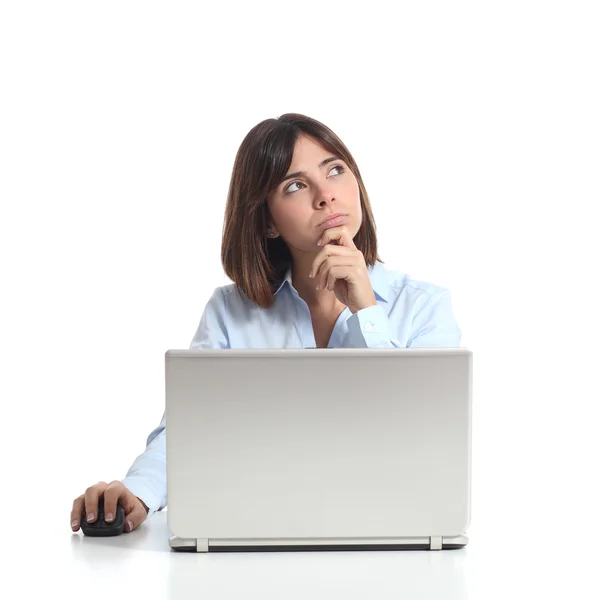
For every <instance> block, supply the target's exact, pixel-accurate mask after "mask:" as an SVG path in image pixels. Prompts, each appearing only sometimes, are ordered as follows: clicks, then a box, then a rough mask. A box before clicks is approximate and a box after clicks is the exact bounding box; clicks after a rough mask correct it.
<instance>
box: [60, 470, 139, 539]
mask: <svg viewBox="0 0 600 600" xmlns="http://www.w3.org/2000/svg"><path fill="white" fill-rule="evenodd" d="M102 496H104V515H105V516H104V519H105V520H106V521H110V519H109V517H108V515H109V513H112V515H113V519H114V515H115V514H116V512H117V503H119V504H120V505H121V506H122V507H123V509H124V511H125V529H124V531H125V532H126V533H129V532H130V531H133V530H134V529H135V528H136V527H138V526H139V525H141V524H142V523H143V522H144V520H145V519H146V517H147V516H148V507H147V506H146V505H145V504H144V503H143V502H142V501H141V500H140V499H139V498H138V497H137V496H135V495H134V494H133V492H131V491H130V490H129V489H128V488H127V487H125V485H124V484H123V483H121V482H120V481H111V482H110V483H106V482H105V481H100V482H98V483H97V484H95V485H92V486H90V487H89V488H87V490H85V493H84V494H81V496H78V497H77V498H75V500H74V501H73V509H72V510H71V530H72V531H79V527H80V523H81V519H82V518H85V519H86V521H87V522H88V523H93V522H94V521H95V520H96V519H97V518H98V499H99V498H100V497H102ZM90 514H92V515H93V517H92V518H91V519H87V516H89V515H90Z"/></svg>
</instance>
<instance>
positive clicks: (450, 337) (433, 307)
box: [406, 290, 462, 348]
mask: <svg viewBox="0 0 600 600" xmlns="http://www.w3.org/2000/svg"><path fill="white" fill-rule="evenodd" d="M461 337H462V333H461V330H460V327H459V326H458V323H457V322H456V319H455V317H454V312H453V310H452V300H451V299H450V292H449V291H448V290H443V291H441V292H439V293H437V294H434V295H432V296H431V297H430V298H429V300H427V301H426V302H425V304H424V305H423V307H422V308H421V309H420V310H419V312H418V313H417V314H416V315H415V318H414V319H413V333H412V337H411V338H410V339H409V340H408V343H407V344H406V347H407V348H459V347H460V339H461Z"/></svg>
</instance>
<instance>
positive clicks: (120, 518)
mask: <svg viewBox="0 0 600 600" xmlns="http://www.w3.org/2000/svg"><path fill="white" fill-rule="evenodd" d="M116 513H117V514H116V515H115V518H114V519H113V520H112V521H109V522H106V521H105V520H104V496H101V497H100V498H98V517H97V518H96V520H95V521H94V522H93V523H88V522H87V521H86V520H85V515H84V516H83V517H82V519H81V531H83V533H84V535H90V536H95V537H101V536H103V537H104V536H109V535H121V534H122V533H123V529H125V510H124V508H123V507H122V506H121V505H120V504H118V503H117V511H116Z"/></svg>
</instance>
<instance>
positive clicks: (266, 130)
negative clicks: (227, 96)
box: [221, 113, 383, 308]
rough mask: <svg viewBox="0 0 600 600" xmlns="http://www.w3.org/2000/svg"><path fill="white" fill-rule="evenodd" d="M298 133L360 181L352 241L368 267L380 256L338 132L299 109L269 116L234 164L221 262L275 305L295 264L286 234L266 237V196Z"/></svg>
mask: <svg viewBox="0 0 600 600" xmlns="http://www.w3.org/2000/svg"><path fill="white" fill-rule="evenodd" d="M300 134H304V135H308V136H311V137H312V138H314V139H315V141H317V143H319V144H321V145H322V146H323V147H324V148H325V149H326V150H329V151H330V152H332V153H333V154H336V155H337V156H339V157H340V158H341V159H342V160H343V161H344V162H345V163H346V164H347V165H348V167H349V168H350V170H351V171H352V173H353V174H354V176H355V177H356V179H357V181H358V187H359V190H360V205H361V209H362V223H361V226H360V229H359V230H358V233H357V234H356V236H355V237H354V244H355V245H356V247H357V248H358V249H359V250H360V251H361V252H362V253H363V256H364V257H365V262H366V264H367V265H368V266H373V265H374V264H375V261H376V260H379V261H380V262H383V261H382V260H381V259H380V258H379V256H378V255H377V237H376V234H375V220H374V218H373V212H372V210H371V204H370V202H369V197H368V195H367V190H366V189H365V186H364V183H363V180H362V177H361V176H360V171H359V170H358V167H357V165H356V163H355V162H354V158H352V155H351V154H350V151H349V150H348V149H347V148H346V146H345V145H344V143H343V142H342V141H341V140H340V139H339V138H338V136H337V135H336V134H335V133H334V132H333V131H331V129H329V128H328V127H327V126H325V125H323V123H320V122H319V121H316V120H315V119H311V118H310V117H306V116H304V115H300V114H296V113H287V114H284V115H281V116H280V117H279V118H278V119H266V120H264V121H261V122H260V123H259V124H258V125H256V126H254V127H253V128H252V129H251V130H250V131H249V132H248V134H247V135H246V137H245V138H244V140H243V141H242V143H241V145H240V147H239V149H238V151H237V154H236V157H235V162H234V165H233V172H232V174H231V181H230V184H229V193H228V194H227V203H226V206H225V219H224V223H223V238H222V242H221V262H222V264H223V269H224V270H225V273H226V274H227V276H228V277H229V278H230V279H231V280H232V281H233V282H234V283H235V284H236V285H237V287H238V289H239V290H241V291H242V292H244V294H245V295H246V296H247V297H248V298H249V299H250V300H252V301H253V302H255V303H256V304H258V305H259V306H261V307H263V308H270V307H271V306H272V305H273V292H274V291H275V289H276V286H277V285H278V284H279V283H280V282H281V280H282V278H283V277H284V275H285V273H286V271H287V269H288V267H289V266H290V265H291V263H292V255H291V253H290V251H289V249H288V247H287V245H286V243H285V241H284V240H283V239H281V238H280V237H279V238H274V239H269V238H268V237H267V236H266V233H267V227H268V225H269V222H270V214H269V208H268V204H267V195H268V194H269V193H270V192H271V191H273V190H274V189H275V188H276V187H277V186H278V185H279V184H280V183H281V182H282V181H283V178H284V177H285V176H286V174H287V171H288V169H289V167H290V165H291V163H292V157H293V154H294V146H295V144H296V140H297V138H298V136H299V135H300Z"/></svg>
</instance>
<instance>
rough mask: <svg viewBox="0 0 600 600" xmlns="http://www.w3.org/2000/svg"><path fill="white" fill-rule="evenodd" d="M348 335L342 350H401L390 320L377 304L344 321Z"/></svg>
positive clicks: (401, 345)
mask: <svg viewBox="0 0 600 600" xmlns="http://www.w3.org/2000/svg"><path fill="white" fill-rule="evenodd" d="M346 323H347V325H348V333H347V334H346V337H345V338H344V342H343V344H342V348H402V347H403V344H402V343H400V341H399V340H398V339H396V338H395V337H394V332H393V331H392V327H391V325H390V320H389V319H388V316H387V315H386V314H385V311H384V310H383V307H382V306H381V305H379V304H375V305H374V306H368V307H367V308H362V309H361V310H357V311H356V312H355V313H354V314H353V315H352V316H351V317H349V318H348V320H347V321H346Z"/></svg>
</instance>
